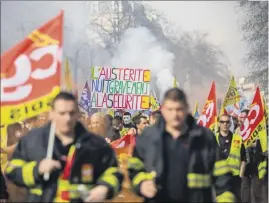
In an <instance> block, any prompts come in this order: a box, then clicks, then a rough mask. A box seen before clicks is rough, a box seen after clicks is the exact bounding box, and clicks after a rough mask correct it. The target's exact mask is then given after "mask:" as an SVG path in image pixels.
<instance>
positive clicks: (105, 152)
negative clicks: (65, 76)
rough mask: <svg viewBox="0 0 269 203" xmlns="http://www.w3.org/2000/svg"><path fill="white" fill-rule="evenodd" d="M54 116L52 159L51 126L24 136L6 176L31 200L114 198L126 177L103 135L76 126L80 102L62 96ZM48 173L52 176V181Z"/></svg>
mask: <svg viewBox="0 0 269 203" xmlns="http://www.w3.org/2000/svg"><path fill="white" fill-rule="evenodd" d="M50 113H51V115H50V118H51V121H52V122H53V123H54V124H55V126H56V128H55V142H54V150H53V158H52V159H47V158H46V154H47V148H48V139H49V133H50V128H51V123H49V124H47V125H45V126H43V127H41V128H36V129H34V130H31V131H30V132H29V133H28V135H26V136H24V137H22V139H21V140H20V141H19V143H18V146H17V148H16V150H15V152H14V154H13V157H12V160H11V161H10V163H9V164H8V166H7V168H6V175H7V177H8V178H9V179H10V180H11V181H12V182H14V183H15V184H16V185H18V186H24V187H26V188H27V189H28V190H29V195H28V202H81V201H84V202H100V201H104V200H105V199H110V198H112V197H113V196H114V195H116V193H118V192H119V191H120V189H121V182H122V179H123V176H122V174H121V172H120V171H119V168H118V166H117V160H116V156H115V154H114V152H113V150H112V149H111V148H110V146H109V145H108V144H107V143H106V142H105V140H104V139H103V138H102V137H100V136H95V135H93V134H91V133H89V132H88V131H87V130H86V129H85V128H84V127H83V125H82V124H81V123H80V122H78V118H79V110H78V105H77V101H76V98H75V97H74V96H73V95H72V94H69V93H65V92H61V93H60V94H58V95H57V96H56V97H55V99H54V101H53V102H52V111H51V112H50ZM45 173H49V174H50V178H49V180H48V181H46V180H44V178H43V175H44V174H45ZM79 186H80V187H84V191H85V192H84V195H82V194H81V193H80V192H79V188H80V187H79Z"/></svg>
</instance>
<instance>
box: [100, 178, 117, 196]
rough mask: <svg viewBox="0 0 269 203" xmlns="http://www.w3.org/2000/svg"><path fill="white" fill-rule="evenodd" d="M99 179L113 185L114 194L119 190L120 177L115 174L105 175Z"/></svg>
mask: <svg viewBox="0 0 269 203" xmlns="http://www.w3.org/2000/svg"><path fill="white" fill-rule="evenodd" d="M99 180H101V181H104V182H105V183H107V184H109V185H110V186H112V187H113V190H114V194H116V193H117V192H118V190H119V187H120V186H119V181H118V178H117V177H116V176H114V175H112V174H111V175H103V176H102V177H101V178H100V179H99Z"/></svg>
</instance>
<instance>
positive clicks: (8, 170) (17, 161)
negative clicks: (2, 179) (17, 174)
mask: <svg viewBox="0 0 269 203" xmlns="http://www.w3.org/2000/svg"><path fill="white" fill-rule="evenodd" d="M26 163H27V162H25V161H24V160H22V159H12V160H11V161H10V162H9V163H8V165H7V168H6V170H5V171H6V173H7V174H9V173H11V172H12V171H13V170H14V169H15V168H18V167H22V166H23V165H24V164H26Z"/></svg>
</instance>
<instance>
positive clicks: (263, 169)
mask: <svg viewBox="0 0 269 203" xmlns="http://www.w3.org/2000/svg"><path fill="white" fill-rule="evenodd" d="M258 171H259V174H258V175H259V179H262V178H263V177H264V176H265V174H266V161H263V162H261V163H260V164H259V166H258Z"/></svg>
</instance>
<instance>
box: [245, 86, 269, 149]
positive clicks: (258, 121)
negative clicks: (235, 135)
mask: <svg viewBox="0 0 269 203" xmlns="http://www.w3.org/2000/svg"><path fill="white" fill-rule="evenodd" d="M240 135H241V136H242V138H243V141H244V144H245V146H246V147H249V146H250V145H251V144H252V143H253V142H254V141H255V140H256V139H257V138H258V137H259V138H260V141H261V146H262V149H263V151H264V149H266V148H267V139H266V121H265V116H264V110H263V105H262V99H261V95H260V89H259V88H257V89H256V92H255V95H254V98H253V101H252V104H251V108H250V111H249V113H248V116H247V118H246V120H245V122H244V124H243V125H242V126H241V128H240Z"/></svg>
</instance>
